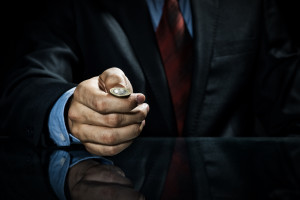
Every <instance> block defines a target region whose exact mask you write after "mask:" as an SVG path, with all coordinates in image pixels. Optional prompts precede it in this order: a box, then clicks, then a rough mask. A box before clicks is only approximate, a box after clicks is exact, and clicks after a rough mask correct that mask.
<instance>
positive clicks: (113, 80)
mask: <svg viewBox="0 0 300 200" xmlns="http://www.w3.org/2000/svg"><path fill="white" fill-rule="evenodd" d="M98 85H99V87H100V89H102V90H103V91H105V92H108V91H109V90H110V89H111V88H113V87H122V88H126V89H128V90H129V91H130V92H131V93H132V92H133V89H132V86H131V83H130V81H129V80H128V78H127V77H126V76H125V74H124V72H123V71H122V70H121V69H119V68H116V67H113V68H109V69H107V70H105V71H104V72H103V73H102V74H100V76H99V79H98Z"/></svg>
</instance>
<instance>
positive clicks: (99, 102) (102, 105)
mask: <svg viewBox="0 0 300 200" xmlns="http://www.w3.org/2000/svg"><path fill="white" fill-rule="evenodd" d="M108 105H109V104H108V103H107V101H105V100H104V99H94V101H93V106H94V107H95V108H96V109H97V110H98V111H100V112H101V113H106V112H107V110H108Z"/></svg>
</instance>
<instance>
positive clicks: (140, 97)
mask: <svg viewBox="0 0 300 200" xmlns="http://www.w3.org/2000/svg"><path fill="white" fill-rule="evenodd" d="M136 101H137V103H138V104H142V103H143V102H144V101H145V96H144V95H140V94H139V95H137V97H136Z"/></svg>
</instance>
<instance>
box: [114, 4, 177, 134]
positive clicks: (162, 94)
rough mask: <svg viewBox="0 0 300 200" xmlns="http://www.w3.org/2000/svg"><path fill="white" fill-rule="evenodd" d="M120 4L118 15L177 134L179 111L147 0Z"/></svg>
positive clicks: (152, 88) (167, 121)
mask: <svg viewBox="0 0 300 200" xmlns="http://www.w3.org/2000/svg"><path fill="white" fill-rule="evenodd" d="M118 4H119V5H121V6H118V7H117V8H116V7H115V8H114V9H115V11H116V14H115V16H118V17H119V18H118V20H119V21H120V22H121V25H122V26H123V28H124V30H125V32H126V34H127V36H128V39H129V41H130V43H131V44H132V47H133V49H134V52H135V54H136V56H137V58H138V60H139V62H140V65H141V66H142V69H143V72H144V73H145V77H146V79H147V81H148V83H149V87H150V89H151V92H152V94H153V96H154V99H155V101H156V102H157V104H158V106H159V110H161V111H162V112H161V113H162V115H163V118H164V119H165V124H166V126H167V130H169V134H174V135H175V134H176V122H175V115H174V113H173V112H174V111H173V108H172V103H171V97H170V94H169V89H168V83H167V79H166V76H165V72H164V68H163V65H162V62H161V57H160V54H159V50H158V46H157V42H156V38H155V33H154V31H153V26H152V23H151V18H150V15H149V11H148V7H147V4H146V2H145V1H142V0H127V1H118Z"/></svg>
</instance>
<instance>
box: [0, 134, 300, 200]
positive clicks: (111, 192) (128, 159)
mask: <svg viewBox="0 0 300 200" xmlns="http://www.w3.org/2000/svg"><path fill="white" fill-rule="evenodd" d="M0 144H1V145H0V150H1V151H0V159H1V163H2V164H1V169H0V173H1V174H0V175H1V179H0V183H1V199H58V196H59V195H55V194H59V192H57V191H59V190H62V191H63V193H64V194H63V195H64V196H63V197H60V199H63V198H66V199H143V198H144V197H145V199H149V200H156V199H161V197H162V194H164V196H163V197H164V198H163V199H169V197H170V196H168V195H169V194H168V193H167V195H166V193H165V191H166V188H171V192H174V193H173V194H176V192H179V190H178V191H177V190H176V189H175V187H174V184H175V183H174V182H176V180H177V179H178V180H180V181H179V182H178V183H179V184H180V183H183V185H182V186H187V187H185V189H184V190H183V191H180V194H176V195H175V197H178V198H177V199H183V197H184V199H205V200H206V199H207V200H210V199H218V200H223V199H243V200H244V199H258V200H260V199H261V200H266V199H267V200H268V199H269V200H299V199H300V140H299V139H297V138H187V139H177V140H175V139H171V138H140V139H138V140H137V141H135V142H134V143H133V145H132V146H130V147H129V148H128V149H126V150H125V151H123V152H122V153H120V154H118V155H117V156H114V157H109V159H110V160H112V161H113V163H114V164H113V165H111V164H107V163H105V162H104V161H103V160H101V159H97V158H93V159H90V157H87V156H85V157H82V156H81V158H80V160H79V159H77V160H76V158H75V157H76V155H85V154H83V153H82V154H78V152H81V151H82V152H83V150H82V148H80V149H77V150H76V151H74V149H73V148H70V149H63V151H61V152H65V153H66V154H68V155H69V158H70V159H61V158H60V157H59V156H53V155H58V154H57V152H59V151H57V149H41V148H33V147H31V146H29V145H26V144H24V143H22V142H16V141H7V140H5V141H4V140H1V143H0ZM178 144H181V145H179V146H178ZM183 144H184V146H185V147H186V151H182V145H183ZM176 149H179V150H180V149H181V151H182V152H183V153H182V155H181V156H182V157H183V158H184V159H182V160H181V161H183V162H176V163H177V164H176V165H178V167H179V168H175V173H174V171H173V174H175V176H174V175H172V176H174V177H173V178H172V179H171V180H172V182H168V181H167V182H166V179H167V177H168V176H170V171H169V169H171V168H172V169H173V170H174V168H173V167H170V163H172V161H173V160H174V157H175V158H176V155H177V154H174V152H175V151H174V150H176ZM74 152H77V153H76V154H75V153H74ZM85 153H86V152H85ZM174 155H175V156H174ZM177 158H178V157H177ZM51 159H52V160H51ZM53 159H54V160H53ZM55 159H56V160H57V163H58V164H62V165H63V164H65V163H67V164H68V166H67V168H66V169H67V170H66V171H67V174H65V179H64V178H63V182H62V183H64V184H63V185H62V186H59V184H55V183H56V182H55V181H53V180H56V179H55V177H56V176H57V174H59V173H54V172H53V170H50V169H52V168H53V166H55V165H52V167H50V166H51V165H49V164H50V163H53V162H54V161H55ZM62 160H63V161H64V162H61V161H62ZM68 160H69V161H68ZM72 160H73V161H74V164H72ZM175 160H176V159H175ZM177 161H178V159H177ZM54 163H55V162H54ZM179 165H182V166H179ZM187 166H188V168H187ZM180 167H182V168H180ZM54 168H55V169H57V170H59V172H62V170H61V169H60V168H57V167H54ZM185 169H189V172H190V174H191V177H186V176H185V175H183V174H184V173H183V170H185ZM176 170H177V171H176ZM54 171H55V170H54ZM61 174H63V173H61ZM60 176H61V177H64V175H59V176H58V178H61V177H60ZM172 188H173V190H172ZM175 199H176V198H175Z"/></svg>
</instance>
